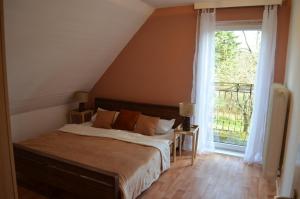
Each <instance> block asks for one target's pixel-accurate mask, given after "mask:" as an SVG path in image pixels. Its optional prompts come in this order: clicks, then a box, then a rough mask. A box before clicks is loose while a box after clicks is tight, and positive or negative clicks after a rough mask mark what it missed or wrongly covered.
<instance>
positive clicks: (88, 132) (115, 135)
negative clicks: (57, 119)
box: [59, 124, 170, 171]
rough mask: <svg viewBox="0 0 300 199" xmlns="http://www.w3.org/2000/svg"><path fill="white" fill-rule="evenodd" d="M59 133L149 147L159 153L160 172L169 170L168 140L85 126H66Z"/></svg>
mask: <svg viewBox="0 0 300 199" xmlns="http://www.w3.org/2000/svg"><path fill="white" fill-rule="evenodd" d="M59 131H62V132H67V133H73V134H77V135H85V136H94V137H106V138H112V139H116V140H121V141H125V142H130V143H134V144H140V145H144V146H151V147H154V148H157V149H158V150H159V151H160V154H161V157H162V171H166V170H167V169H169V168H170V147H169V140H165V139H156V138H153V137H150V136H144V135H141V134H138V133H131V132H128V131H123V130H116V129H102V128H94V127H91V126H87V125H79V124H66V125H64V126H63V127H62V128H60V129H59Z"/></svg>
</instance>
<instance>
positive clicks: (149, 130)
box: [134, 115, 159, 136]
mask: <svg viewBox="0 0 300 199" xmlns="http://www.w3.org/2000/svg"><path fill="white" fill-rule="evenodd" d="M158 121H159V117H150V116H146V115H140V117H139V119H138V121H137V123H136V125H135V129H134V131H135V132H137V133H141V134H143V135H149V136H152V135H154V134H155V131H156V127H157V124H158Z"/></svg>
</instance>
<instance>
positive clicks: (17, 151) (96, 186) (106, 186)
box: [14, 98, 182, 199]
mask: <svg viewBox="0 0 300 199" xmlns="http://www.w3.org/2000/svg"><path fill="white" fill-rule="evenodd" d="M98 107H101V108H103V109H107V110H115V111H118V110H121V109H127V110H135V111H139V112H141V113H143V114H145V115H150V116H158V117H160V118H163V119H172V118H174V119H176V122H175V125H174V126H177V125H178V124H180V123H181V122H182V117H181V116H179V109H178V107H173V106H164V105H154V104H144V103H133V102H126V101H119V100H111V99H103V98H96V99H95V110H96V109H97V108H98ZM14 156H15V165H16V173H17V181H18V184H19V185H20V186H23V187H25V188H28V189H30V190H33V191H35V192H38V193H41V194H43V195H45V196H46V197H48V198H55V199H59V198H73V199H74V198H85V199H86V198H89V199H93V198H97V199H100V198H101V199H106V198H107V199H110V198H114V199H119V198H120V197H121V194H120V190H119V176H118V174H117V173H112V172H107V171H104V170H100V169H97V168H93V167H90V166H86V165H82V164H79V163H77V162H73V161H70V160H66V159H62V158H59V157H57V156H52V155H49V154H46V153H43V152H39V151H36V150H32V149H30V148H27V147H24V146H22V145H20V144H14Z"/></svg>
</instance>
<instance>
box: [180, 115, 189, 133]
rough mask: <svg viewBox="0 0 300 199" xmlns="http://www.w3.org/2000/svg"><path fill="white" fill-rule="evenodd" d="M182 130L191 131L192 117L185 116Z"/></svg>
mask: <svg viewBox="0 0 300 199" xmlns="http://www.w3.org/2000/svg"><path fill="white" fill-rule="evenodd" d="M182 130H184V131H190V130H191V122H190V117H184V120H183V123H182Z"/></svg>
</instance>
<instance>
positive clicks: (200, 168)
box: [19, 154, 275, 199]
mask: <svg viewBox="0 0 300 199" xmlns="http://www.w3.org/2000/svg"><path fill="white" fill-rule="evenodd" d="M177 160H178V161H177V162H176V163H175V164H172V166H171V169H169V170H168V171H167V172H165V173H164V174H162V176H161V177H160V179H159V180H158V181H157V182H155V183H154V184H153V185H152V186H151V187H150V188H149V189H148V190H147V191H145V192H144V193H143V194H142V195H141V196H140V197H139V198H138V199H171V198H172V199H179V198H187V199H193V198H195V199H196V198H197V199H256V198H257V199H269V198H270V199H273V197H274V194H275V184H273V183H270V182H267V181H266V180H265V179H264V178H263V177H262V174H261V168H260V166H249V165H246V164H244V163H243V161H242V160H241V159H240V158H236V157H231V156H224V155H219V154H213V155H201V156H198V158H197V161H196V162H195V164H194V166H190V159H189V157H188V156H183V157H182V158H179V159H177ZM19 198H20V199H44V197H41V196H38V195H36V194H34V193H32V192H29V191H27V190H25V189H23V188H19Z"/></svg>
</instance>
